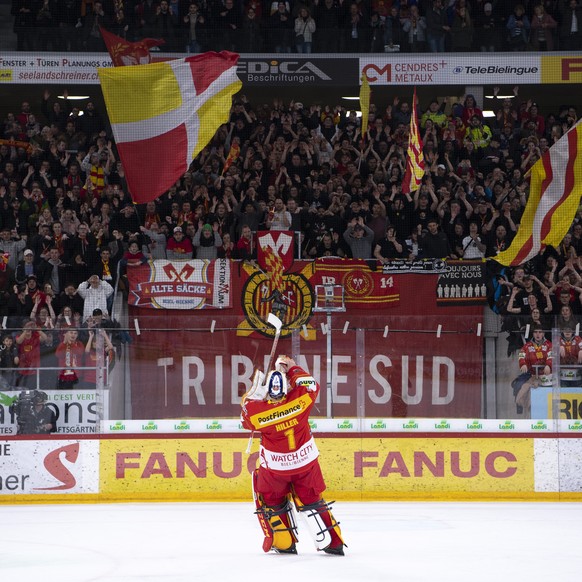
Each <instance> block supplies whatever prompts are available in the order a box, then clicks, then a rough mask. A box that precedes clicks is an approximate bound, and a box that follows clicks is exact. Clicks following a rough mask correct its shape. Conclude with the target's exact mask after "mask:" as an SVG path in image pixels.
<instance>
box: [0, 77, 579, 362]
mask: <svg viewBox="0 0 582 582" xmlns="http://www.w3.org/2000/svg"><path fill="white" fill-rule="evenodd" d="M494 93H495V96H494V97H493V98H492V99H489V101H488V102H487V103H486V104H485V106H486V108H487V109H488V110H493V111H494V116H493V117H484V115H483V108H484V105H483V104H481V103H477V102H476V100H475V98H474V97H473V96H472V95H466V96H463V97H461V98H460V99H458V100H446V101H444V102H439V101H438V100H437V99H433V100H431V101H430V102H428V103H418V104H416V107H417V112H418V118H419V122H420V134H421V138H422V141H423V144H424V158H425V163H426V173H425V176H424V179H423V182H422V185H421V187H420V188H419V189H418V190H417V191H416V192H413V193H406V192H403V191H402V181H403V175H404V172H405V166H406V155H407V154H406V152H407V145H408V134H409V123H410V117H411V112H412V108H413V107H414V104H412V103H411V102H410V101H409V100H407V99H404V98H401V97H394V99H393V101H392V103H389V104H383V105H382V106H379V105H377V104H374V103H372V105H371V107H370V112H369V119H368V128H367V132H366V135H365V136H363V135H362V128H361V127H360V121H361V118H360V117H358V115H357V113H356V112H355V111H350V110H347V109H346V108H345V107H343V106H341V105H336V106H333V105H326V106H320V105H318V104H310V105H309V104H305V105H304V104H303V103H300V102H293V101H291V102H290V103H284V102H283V101H282V100H280V99H276V100H275V101H274V102H273V103H269V104H267V103H262V104H252V103H250V102H249V101H248V100H247V98H246V97H245V96H244V95H240V96H237V99H236V101H235V102H234V103H233V106H232V111H231V115H230V121H229V122H228V123H227V124H225V125H223V126H222V127H221V128H220V129H219V131H218V132H217V133H216V135H215V136H214V138H213V139H212V141H211V142H210V143H209V144H208V145H207V147H205V148H204V149H203V151H202V152H201V153H200V155H199V156H198V157H197V158H196V159H195V160H194V161H193V163H192V165H191V167H190V168H189V170H188V171H187V172H186V173H185V174H184V175H183V176H182V177H181V178H180V179H179V180H178V181H177V182H176V184H175V185H174V186H173V187H172V188H170V189H169V191H168V192H166V193H165V194H164V195H162V196H161V197H159V198H158V199H156V200H155V201H151V202H148V203H147V204H143V205H134V204H133V203H132V200H131V197H130V193H129V192H128V190H127V185H126V181H125V174H124V169H123V166H122V164H121V163H120V161H119V160H118V159H117V155H116V150H115V144H114V143H113V142H112V141H111V136H110V134H109V131H110V130H109V125H108V121H107V118H106V116H105V115H104V114H103V113H101V112H99V111H98V110H97V109H96V108H95V107H94V105H93V104H92V103H88V104H87V105H86V106H85V109H84V114H83V115H79V111H78V109H76V108H75V107H71V106H70V104H69V102H68V100H67V99H64V100H62V99H53V98H52V97H51V94H50V92H49V91H48V90H47V91H44V92H43V93H42V95H40V96H39V99H38V101H36V102H35V101H30V102H25V103H22V107H21V110H20V111H19V112H15V113H10V114H8V115H7V117H6V119H4V120H3V124H2V126H1V131H2V135H1V141H0V251H1V252H0V255H2V261H0V267H1V268H0V293H1V295H0V299H1V305H0V309H1V311H0V316H6V317H7V320H8V326H7V327H8V328H9V329H13V330H16V329H22V331H21V332H15V333H14V334H13V335H12V337H13V339H14V341H15V343H16V344H17V346H16V347H17V348H18V346H20V345H21V344H22V343H23V342H24V341H25V340H26V337H25V335H23V334H25V331H26V328H27V326H29V327H32V328H33V330H32V331H34V333H39V334H40V333H44V334H45V335H49V334H47V332H50V334H52V337H53V338H54V339H53V348H52V351H51V357H53V358H54V357H56V356H55V355H54V345H55V343H54V342H58V341H64V338H65V335H66V334H65V333H64V330H66V329H68V328H69V327H70V326H73V327H79V328H81V329H82V334H85V335H82V337H81V338H80V339H79V338H75V341H81V342H89V339H90V336H89V331H91V328H92V327H93V326H94V325H95V316H97V317H98V318H102V319H100V327H103V326H104V325H106V324H107V322H108V318H109V317H110V315H111V302H112V299H113V289H114V288H115V287H116V285H121V288H123V287H124V280H125V273H126V271H127V269H129V268H132V267H133V266H135V265H140V264H142V263H143V262H145V261H146V260H147V259H149V258H168V259H173V260H176V259H188V258H204V259H214V258H217V257H227V258H232V259H243V260H254V259H255V258H256V232H257V231H259V230H269V229H270V230H292V231H295V233H296V235H297V253H298V256H300V257H301V258H304V259H312V258H317V257H323V256H339V257H353V258H360V259H366V260H370V261H372V262H373V263H375V264H378V262H381V263H386V262H389V261H390V260H392V259H396V258H406V259H416V258H445V257H448V258H458V259H481V258H488V257H495V256H496V255H497V254H498V253H499V252H501V251H503V250H505V249H507V248H508V247H509V245H510V243H511V241H512V239H513V237H514V235H515V233H516V232H517V229H518V228H519V224H520V220H521V216H522V213H523V210H524V207H525V204H526V202H527V199H528V193H529V180H528V170H529V169H530V168H531V167H532V165H533V164H534V163H535V162H536V160H538V159H539V158H540V157H541V156H542V155H543V153H544V152H545V151H547V150H548V148H549V147H551V145H552V144H553V143H555V142H556V141H557V140H558V139H559V138H560V137H561V136H562V135H563V134H564V133H565V132H566V131H567V130H568V129H569V128H571V127H572V126H573V125H574V124H575V123H576V121H577V119H578V114H577V110H576V108H575V107H574V106H572V105H564V106H562V107H560V108H559V110H557V111H547V112H545V114H544V115H542V113H541V111H540V108H539V106H538V104H537V103H535V102H533V101H531V100H528V101H524V100H521V99H520V96H519V88H518V87H515V88H514V90H513V94H514V95H513V97H511V98H507V97H504V98H498V97H497V95H498V89H495V91H494ZM364 129H366V128H364ZM233 146H235V147H233ZM237 146H238V147H237ZM234 151H239V152H240V155H239V157H238V158H234V159H233V156H232V155H230V156H229V153H232V152H234ZM581 257H582V213H579V214H578V215H577V217H576V219H575V221H574V224H573V226H572V229H571V233H569V234H568V235H567V236H566V237H565V239H564V240H563V242H562V243H561V244H560V245H559V247H558V248H551V247H547V248H545V249H544V251H543V252H542V253H540V255H539V256H538V257H536V258H535V259H534V260H532V261H530V263H528V264H526V265H524V266H522V267H520V268H519V269H514V270H512V271H510V270H509V269H504V268H502V267H501V266H500V265H499V264H498V263H496V262H495V261H487V263H486V264H487V269H488V272H489V276H490V282H491V285H490V287H491V289H490V301H491V306H492V307H493V309H495V310H496V311H497V312H498V313H500V314H502V315H503V316H504V318H505V319H504V321H505V325H506V330H507V331H508V332H510V333H509V337H510V342H509V348H510V349H509V353H513V352H515V351H517V350H518V349H519V348H520V347H522V346H523V343H524V341H525V340H527V339H531V338H530V337H529V336H528V337H525V332H524V329H526V326H529V328H530V329H533V327H534V326H535V325H541V326H542V329H544V331H545V332H546V333H547V332H548V330H549V329H550V327H551V323H552V321H550V317H551V316H555V317H558V323H559V325H560V326H561V327H562V328H565V327H566V326H569V327H571V328H572V329H575V325H576V323H577V321H578V319H577V318H578V317H579V315H580V314H581V313H582V276H581V274H582V258H581ZM118 265H119V266H120V268H119V269H118ZM118 278H119V280H118ZM109 324H111V321H110V320H109ZM67 337H68V336H67ZM93 339H94V335H93V336H92V337H91V341H93ZM42 340H43V338H42V336H40V337H39V338H38V341H39V342H42ZM578 340H579V338H578V339H577V340H576V341H578ZM7 341H10V340H7ZM580 346H582V340H580ZM7 349H8V348H7ZM11 349H12V350H14V346H12V347H11ZM77 349H80V348H77ZM87 349H89V348H87ZM6 353H8V352H6ZM67 353H70V352H67ZM21 361H22V358H21ZM20 365H22V364H20ZM29 365H30V362H29Z"/></svg>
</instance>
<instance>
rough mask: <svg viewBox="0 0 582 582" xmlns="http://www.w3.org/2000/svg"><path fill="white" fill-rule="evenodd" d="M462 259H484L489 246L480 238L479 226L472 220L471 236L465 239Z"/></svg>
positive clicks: (470, 223)
mask: <svg viewBox="0 0 582 582" xmlns="http://www.w3.org/2000/svg"><path fill="white" fill-rule="evenodd" d="M462 244H463V248H462V254H461V256H462V258H463V259H483V258H484V257H485V253H486V250H487V246H486V245H485V243H484V242H482V240H481V237H480V236H479V225H478V223H477V222H475V221H474V220H472V221H471V222H469V234H468V236H466V237H465V238H464V239H463V242H462Z"/></svg>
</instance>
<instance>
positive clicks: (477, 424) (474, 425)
mask: <svg viewBox="0 0 582 582" xmlns="http://www.w3.org/2000/svg"><path fill="white" fill-rule="evenodd" d="M467 429H468V430H482V429H483V424H481V423H480V422H479V421H478V420H474V421H473V422H472V423H470V424H468V425H467Z"/></svg>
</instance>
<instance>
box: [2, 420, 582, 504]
mask: <svg viewBox="0 0 582 582" xmlns="http://www.w3.org/2000/svg"><path fill="white" fill-rule="evenodd" d="M316 441H317V445H318V448H319V451H320V453H321V455H320V462H321V466H322V469H323V473H324V476H325V479H326V483H327V486H328V491H327V493H326V496H327V498H328V499H337V500H344V501H383V500H402V501H405V500H451V501H453V500H480V501H487V500H497V501H499V500H528V501H531V500H544V501H547V500H555V501H573V500H574V501H577V500H580V499H582V494H581V492H582V438H580V435H579V434H578V433H554V432H546V433H543V434H531V433H514V434H511V435H506V434H499V433H481V434H471V433H453V432H450V433H447V434H439V433H435V432H417V433H402V432H400V433H394V432H377V433H374V434H373V433H362V432H360V433H353V434H349V435H346V434H339V435H338V434H332V433H318V434H317V435H316ZM247 442H248V435H246V434H244V433H243V434H241V433H218V434H213V435H208V434H165V435H164V434H156V435H135V434H134V435H130V434H124V435H101V436H81V437H78V438H76V439H62V438H59V437H49V438H45V439H32V438H30V439H28V438H24V439H22V438H15V437H5V438H4V439H3V440H2V441H0V503H19V502H23V503H30V502H51V501H52V502H67V501H71V502H72V501H75V502H79V501H81V502H82V501H88V502H95V501H119V502H129V501H245V500H248V499H249V496H250V495H251V492H250V475H251V472H252V470H253V469H254V468H255V467H256V466H257V463H258V458H259V453H258V447H259V444H258V441H257V440H255V441H254V443H253V446H252V449H251V454H250V455H249V454H246V452H245V450H246V447H247Z"/></svg>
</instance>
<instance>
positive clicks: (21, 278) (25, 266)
mask: <svg viewBox="0 0 582 582" xmlns="http://www.w3.org/2000/svg"><path fill="white" fill-rule="evenodd" d="M29 275H37V276H38V264H35V261H34V253H33V252H32V250H30V249H25V250H24V253H23V259H22V261H19V262H18V265H17V266H16V271H15V275H14V278H15V280H16V283H18V284H19V285H20V284H23V283H26V279H27V278H28V276H29Z"/></svg>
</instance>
